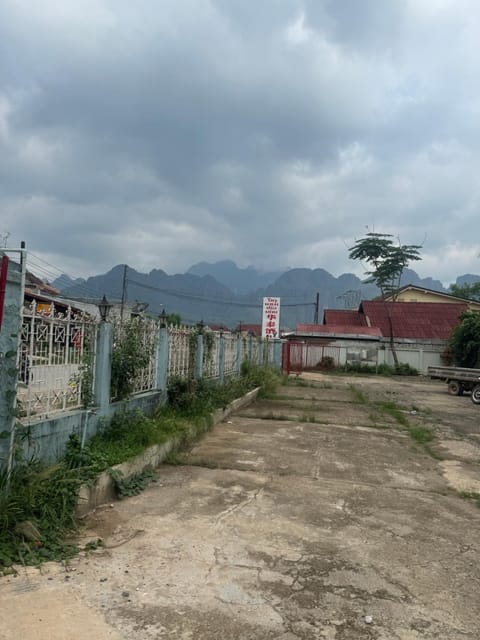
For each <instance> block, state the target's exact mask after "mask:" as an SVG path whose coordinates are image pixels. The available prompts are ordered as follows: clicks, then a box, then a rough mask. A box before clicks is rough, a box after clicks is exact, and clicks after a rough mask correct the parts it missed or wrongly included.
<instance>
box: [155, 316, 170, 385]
mask: <svg viewBox="0 0 480 640" xmlns="http://www.w3.org/2000/svg"><path fill="white" fill-rule="evenodd" d="M168 340H169V335H168V327H166V326H163V327H160V331H159V332H158V345H157V371H156V385H155V386H156V388H157V389H158V390H159V391H163V392H166V391H167V386H168Z"/></svg>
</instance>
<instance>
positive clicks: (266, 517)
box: [0, 374, 480, 640]
mask: <svg viewBox="0 0 480 640" xmlns="http://www.w3.org/2000/svg"><path fill="white" fill-rule="evenodd" d="M416 428H419V429H417V431H415V429H416ZM422 428H428V429H431V430H432V432H433V433H434V439H433V441H432V442H430V443H427V446H426V447H425V446H424V445H423V444H421V443H419V442H417V441H416V440H415V439H414V438H412V435H411V433H414V434H415V433H417V434H418V433H421V432H422ZM409 431H410V433H409ZM177 462H178V463H179V464H177V465H162V466H161V467H160V468H159V470H158V472H159V480H158V482H156V483H154V484H152V485H151V486H150V487H148V488H147V489H146V490H145V491H144V493H142V494H141V495H140V496H137V497H134V498H130V499H127V500H124V501H122V502H117V503H115V504H114V505H107V506H105V507H103V508H100V509H98V510H97V511H96V512H95V513H94V514H92V515H91V516H90V517H89V518H88V520H87V522H86V526H85V528H84V529H83V530H82V532H81V535H82V544H83V543H85V542H86V541H87V540H92V539H96V538H102V539H103V540H104V543H105V548H99V549H98V550H96V551H93V552H91V553H89V554H81V555H80V556H79V557H78V558H76V559H75V560H73V561H72V562H71V563H70V564H69V565H68V566H64V565H61V564H54V563H50V564H48V565H45V566H43V567H42V568H41V570H38V569H34V568H28V569H22V570H20V572H19V574H18V576H17V577H5V578H3V579H0V607H1V613H2V622H1V625H0V639H1V640H17V639H18V638H22V640H67V639H68V640H77V639H80V638H82V639H83V638H88V640H104V639H105V640H107V639H112V640H120V639H138V640H147V639H154V638H155V639H157V638H159V639H160V638H161V639H163V638H165V639H172V640H176V639H178V640H180V639H181V640H217V639H218V640H255V639H258V640H267V639H279V640H280V639H281V640H295V639H310V638H311V639H317V638H318V639H325V640H362V639H379V640H380V639H382V640H418V639H420V638H422V639H425V638H427V639H432V640H433V639H436V640H437V639H438V640H468V639H471V640H478V638H480V595H479V594H480V564H479V550H480V508H479V505H478V504H477V501H476V500H475V494H480V407H478V406H475V405H473V403H472V402H471V400H470V399H469V398H468V396H466V397H456V396H449V395H448V394H447V392H446V385H444V384H442V383H438V382H431V381H429V380H425V379H422V378H406V379H401V378H398V379H393V378H383V377H361V376H357V377H346V376H334V375H322V374H310V375H308V374H305V375H304V376H303V377H302V379H300V380H292V381H291V384H289V385H286V386H281V387H279V388H278V390H277V395H276V397H273V398H269V399H266V400H260V401H258V402H256V403H255V404H253V405H251V406H250V407H248V408H245V409H243V410H241V411H240V412H239V413H238V414H236V415H234V416H233V417H231V418H230V419H229V420H228V422H226V423H222V424H220V425H218V426H217V427H215V428H214V429H213V431H212V432H210V433H209V434H207V435H206V436H204V437H203V438H202V440H201V441H200V442H198V443H197V445H196V446H195V447H194V448H193V450H192V451H191V452H189V453H188V454H185V455H184V456H180V457H179V458H178V460H177ZM477 497H478V496H477ZM479 504H480V503H479Z"/></svg>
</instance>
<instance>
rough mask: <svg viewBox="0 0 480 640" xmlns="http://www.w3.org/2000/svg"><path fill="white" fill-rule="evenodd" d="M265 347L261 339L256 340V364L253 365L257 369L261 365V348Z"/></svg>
mask: <svg viewBox="0 0 480 640" xmlns="http://www.w3.org/2000/svg"><path fill="white" fill-rule="evenodd" d="M264 346H265V343H264V340H263V338H257V362H256V363H255V364H256V365H258V366H259V367H261V366H262V364H263V348H264Z"/></svg>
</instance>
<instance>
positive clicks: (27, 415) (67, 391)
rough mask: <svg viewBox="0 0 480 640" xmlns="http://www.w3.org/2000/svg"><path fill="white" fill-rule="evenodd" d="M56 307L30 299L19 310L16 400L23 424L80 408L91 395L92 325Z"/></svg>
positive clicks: (94, 332) (90, 322)
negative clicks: (18, 368)
mask: <svg viewBox="0 0 480 640" xmlns="http://www.w3.org/2000/svg"><path fill="white" fill-rule="evenodd" d="M61 309H62V311H59V310H58V309H57V308H56V307H55V304H54V303H53V302H52V303H50V304H48V305H38V304H37V303H36V301H35V300H34V301H33V302H32V303H31V304H30V305H27V306H25V308H24V309H23V321H22V333H21V340H20V370H19V387H18V403H19V409H20V414H21V415H20V419H21V421H22V422H24V423H27V424H28V423H29V422H31V421H32V420H34V419H40V418H45V417H48V416H50V415H52V414H54V413H57V412H59V411H65V410H70V409H76V408H78V407H81V406H82V404H83V398H84V397H85V396H87V395H91V393H92V386H93V370H94V358H95V340H96V327H97V324H96V322H95V321H93V320H92V319H91V318H90V317H89V316H88V315H87V314H84V313H81V312H75V311H73V310H72V309H71V308H67V309H65V307H61Z"/></svg>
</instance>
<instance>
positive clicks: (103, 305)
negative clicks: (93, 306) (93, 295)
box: [97, 294, 112, 322]
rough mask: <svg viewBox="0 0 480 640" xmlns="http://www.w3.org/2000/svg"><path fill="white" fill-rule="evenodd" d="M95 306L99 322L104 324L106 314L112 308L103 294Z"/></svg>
mask: <svg viewBox="0 0 480 640" xmlns="http://www.w3.org/2000/svg"><path fill="white" fill-rule="evenodd" d="M97 306H98V311H99V312H100V319H101V321H102V322H106V321H107V317H108V312H109V311H110V309H111V308H112V305H111V304H110V302H109V301H108V300H107V298H106V296H105V294H103V298H102V299H101V301H100V302H99V303H98V305H97Z"/></svg>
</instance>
